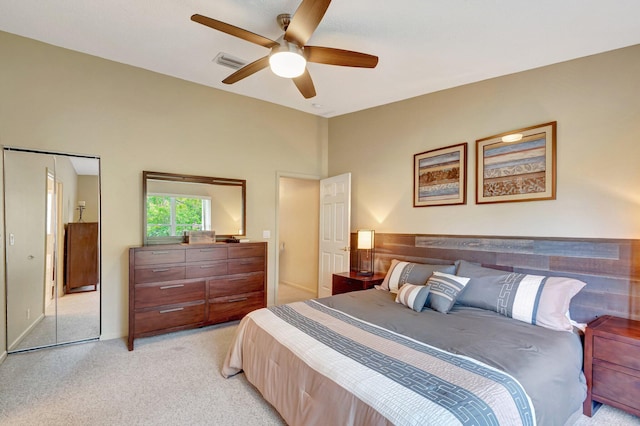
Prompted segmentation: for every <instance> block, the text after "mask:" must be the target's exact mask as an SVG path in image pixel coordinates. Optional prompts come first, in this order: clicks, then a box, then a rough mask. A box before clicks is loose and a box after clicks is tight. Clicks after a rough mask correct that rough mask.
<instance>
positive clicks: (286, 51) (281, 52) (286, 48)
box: [269, 40, 307, 78]
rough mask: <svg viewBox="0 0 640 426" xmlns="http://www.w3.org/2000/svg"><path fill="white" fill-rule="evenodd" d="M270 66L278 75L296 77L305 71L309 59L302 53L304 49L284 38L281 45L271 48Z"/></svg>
mask: <svg viewBox="0 0 640 426" xmlns="http://www.w3.org/2000/svg"><path fill="white" fill-rule="evenodd" d="M269 66H270V67H271V71H273V73H274V74H275V75H277V76H280V77H284V78H295V77H299V76H301V75H302V73H304V70H305V68H306V66H307V60H306V59H305V58H304V56H303V55H302V49H300V48H299V47H298V46H297V45H296V44H295V43H288V42H287V41H286V40H283V41H282V43H281V44H280V45H279V46H276V47H274V48H273V49H271V53H270V54H269Z"/></svg>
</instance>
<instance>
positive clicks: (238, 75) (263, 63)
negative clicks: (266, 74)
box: [222, 56, 269, 84]
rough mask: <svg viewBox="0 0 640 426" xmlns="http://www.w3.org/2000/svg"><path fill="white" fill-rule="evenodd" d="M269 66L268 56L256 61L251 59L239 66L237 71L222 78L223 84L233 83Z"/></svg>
mask: <svg viewBox="0 0 640 426" xmlns="http://www.w3.org/2000/svg"><path fill="white" fill-rule="evenodd" d="M268 66H269V56H265V57H263V58H260V59H258V60H257V61H253V62H251V63H250V64H248V65H245V66H244V67H242V68H240V69H239V70H238V71H236V72H234V73H233V74H231V75H230V76H229V77H227V78H225V79H224V80H222V82H223V83H224V84H233V83H237V82H238V81H240V80H242V79H243V78H246V77H249V76H250V75H252V74H255V73H257V72H258V71H260V70H262V69H265V68H266V67H268Z"/></svg>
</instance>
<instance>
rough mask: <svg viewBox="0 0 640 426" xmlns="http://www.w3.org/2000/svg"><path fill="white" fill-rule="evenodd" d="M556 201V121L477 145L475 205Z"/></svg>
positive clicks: (497, 136) (483, 140) (500, 135)
mask: <svg viewBox="0 0 640 426" xmlns="http://www.w3.org/2000/svg"><path fill="white" fill-rule="evenodd" d="M555 198H556V122H555V121H553V122H550V123H545V124H539V125H537V126H532V127H526V128H523V129H518V130H512V131H510V132H505V133H501V134H499V135H494V136H490V137H488V138H483V139H479V140H477V141H476V203H477V204H484V203H506V202H513V201H536V200H555Z"/></svg>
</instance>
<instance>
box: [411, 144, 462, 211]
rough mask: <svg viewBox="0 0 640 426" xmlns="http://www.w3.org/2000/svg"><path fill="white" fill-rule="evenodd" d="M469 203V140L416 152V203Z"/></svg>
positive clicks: (414, 171) (414, 201)
mask: <svg viewBox="0 0 640 426" xmlns="http://www.w3.org/2000/svg"><path fill="white" fill-rule="evenodd" d="M466 203H467V143H466V142H464V143H461V144H458V145H451V146H447V147H445V148H439V149H434V150H431V151H426V152H421V153H419V154H415V155H414V156H413V207H428V206H445V205H452V204H466Z"/></svg>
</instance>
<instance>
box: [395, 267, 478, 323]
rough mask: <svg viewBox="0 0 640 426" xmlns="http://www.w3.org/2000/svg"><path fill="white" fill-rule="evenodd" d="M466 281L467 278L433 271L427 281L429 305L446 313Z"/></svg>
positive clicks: (467, 280)
mask: <svg viewBox="0 0 640 426" xmlns="http://www.w3.org/2000/svg"><path fill="white" fill-rule="evenodd" d="M468 282H469V278H465V277H459V276H457V275H451V274H445V273H443V272H438V271H435V272H434V273H433V275H431V277H430V278H429V280H428V281H427V285H428V286H430V289H429V296H430V297H429V307H430V308H431V309H434V310H436V311H438V312H442V313H443V314H446V313H447V312H449V311H450V310H451V307H452V306H453V304H454V303H456V298H457V297H458V295H459V294H460V292H461V291H462V290H464V287H465V286H466V285H467V283H468ZM405 285H406V284H405Z"/></svg>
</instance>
